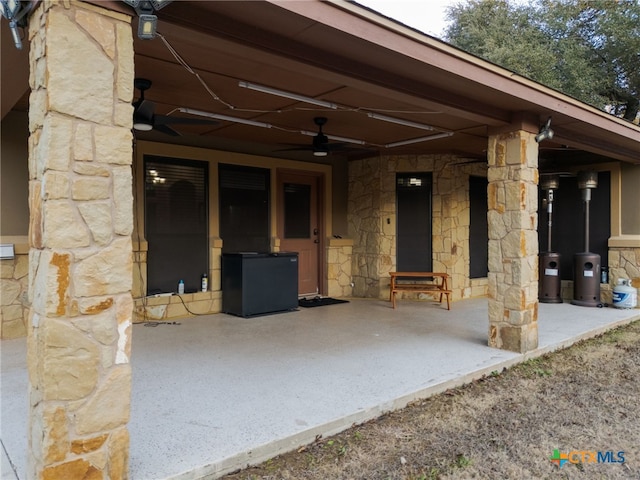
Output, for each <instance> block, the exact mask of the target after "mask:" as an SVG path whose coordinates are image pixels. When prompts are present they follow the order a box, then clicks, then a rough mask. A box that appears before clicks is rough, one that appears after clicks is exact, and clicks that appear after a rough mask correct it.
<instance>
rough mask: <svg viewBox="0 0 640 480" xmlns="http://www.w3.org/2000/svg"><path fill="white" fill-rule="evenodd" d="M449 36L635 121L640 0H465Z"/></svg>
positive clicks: (455, 11)
mask: <svg viewBox="0 0 640 480" xmlns="http://www.w3.org/2000/svg"><path fill="white" fill-rule="evenodd" d="M447 17H448V20H449V22H450V24H449V27H448V28H447V30H446V34H445V37H446V40H447V41H448V42H450V43H451V44H453V45H455V46H457V47H459V48H461V49H463V50H465V51H467V52H469V53H472V54H474V55H478V56H479V57H482V58H484V59H486V60H489V61H491V62H493V63H496V64H498V65H501V66H503V67H505V68H508V69H510V70H512V71H514V72H516V73H518V74H520V75H523V76H525V77H528V78H531V79H532V80H535V81H537V82H540V83H542V84H544V85H547V86H549V87H552V88H555V89H557V90H560V91H561V92H563V93H566V94H567V95H571V96H573V97H575V98H577V99H579V100H582V101H583V102H586V103H589V104H591V105H594V106H595V107H598V108H600V109H603V110H606V111H609V112H610V113H612V114H614V115H617V116H621V117H623V118H625V119H626V120H630V121H632V120H634V119H635V118H636V117H637V116H638V112H639V110H640V1H638V0H530V1H528V2H521V1H520V2H515V1H509V0H467V1H466V2H465V3H458V4H456V5H453V6H450V7H449V8H448V9H447Z"/></svg>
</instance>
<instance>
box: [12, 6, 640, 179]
mask: <svg viewBox="0 0 640 480" xmlns="http://www.w3.org/2000/svg"><path fill="white" fill-rule="evenodd" d="M93 3H99V4H100V5H101V6H109V7H110V8H113V9H114V10H119V11H122V12H127V13H131V12H132V11H131V10H130V9H129V7H128V6H127V5H125V4H124V3H123V2H118V1H113V2H93ZM158 18H159V21H158V32H159V33H160V34H161V36H159V37H157V38H156V39H154V40H140V39H138V38H137V37H136V36H135V33H134V37H135V55H136V56H135V68H136V72H135V74H136V77H139V78H145V79H148V80H151V82H152V85H151V87H150V88H149V89H148V90H147V91H146V93H145V99H146V100H150V101H152V102H153V103H154V104H155V114H156V116H159V115H170V116H171V117H188V118H200V119H202V118H203V117H199V116H196V115H189V114H186V113H183V112H180V109H193V110H199V111H204V112H209V113H213V114H216V115H226V116H231V117H235V118H239V119H244V120H252V121H255V122H260V124H262V125H263V126H256V125H246V124H242V123H237V122H234V121H227V120H220V119H218V120H216V123H215V124H210V125H180V124H175V125H170V126H171V127H172V128H173V129H174V130H176V131H177V132H178V133H179V135H178V136H173V135H167V134H165V133H162V132H159V131H150V132H140V131H137V132H136V138H138V139H142V140H152V141H160V142H168V143H178V144H183V145H192V146H202V147H207V148H216V149H222V150H230V151H240V152H246V153H254V154H260V155H266V156H277V157H284V158H297V159H301V160H310V161H318V160H319V159H320V160H322V159H321V158H320V157H314V156H313V153H312V151H311V145H312V140H313V137H312V136H310V135H305V134H303V133H301V132H303V131H304V132H312V133H315V132H317V130H318V127H317V126H316V124H315V123H314V118H315V117H325V118H326V119H327V123H326V125H325V126H324V133H325V134H326V135H329V136H330V138H329V140H330V143H339V144H342V148H341V149H339V150H336V151H335V152H333V154H334V155H335V154H337V155H340V156H341V158H344V157H347V158H359V157H363V156H373V155H378V154H428V153H452V154H457V155H460V156H461V157H463V158H468V159H470V160H479V161H483V160H485V159H486V149H487V138H488V135H489V133H492V132H497V131H500V130H501V129H505V130H508V129H509V125H511V124H514V123H518V122H519V123H520V124H522V123H523V119H524V122H525V123H526V122H527V121H528V122H529V124H534V127H536V128H537V125H540V124H542V123H544V122H545V121H546V119H547V118H548V117H549V116H551V117H552V128H553V130H554V131H555V137H554V139H553V141H545V142H543V143H542V144H541V159H544V160H545V161H546V162H547V163H548V164H552V165H555V167H556V168H561V169H564V168H567V167H568V166H572V165H573V166H575V165H576V164H588V163H593V162H602V161H603V160H606V159H617V160H622V161H628V162H632V163H640V158H639V156H638V152H639V150H640V147H639V145H640V129H639V128H638V126H636V125H632V124H630V123H628V122H624V121H622V120H619V119H617V118H614V117H611V116H609V115H606V114H604V113H602V112H600V111H598V110H596V109H594V108H591V107H588V106H585V105H583V104H581V103H579V102H577V101H575V100H573V99H571V98H569V97H566V96H563V95H561V94H559V93H557V92H555V91H553V90H551V89H547V88H545V87H541V86H540V85H538V84H535V83H534V82H531V81H529V80H527V79H524V78H522V77H519V76H517V75H516V74H513V73H512V72H509V71H507V70H504V69H501V68H499V67H496V66H494V65H492V64H489V63H487V62H484V61H481V60H479V59H477V58H475V57H473V56H471V55H468V54H465V53H463V52H461V51H459V50H456V49H454V48H453V47H450V46H449V45H447V44H445V43H442V42H440V41H438V40H435V39H433V38H431V37H428V36H426V35H423V34H421V33H419V32H416V31H414V30H411V29H409V28H407V27H404V26H402V25H400V24H398V23H396V22H393V21H391V20H390V19H387V18H385V17H382V16H380V15H377V14H375V13H374V12H371V11H370V10H368V9H366V8H364V7H361V6H359V5H357V4H353V3H348V2H343V1H325V2H320V1H315V0H309V1H302V2H273V1H261V2H241V1H234V2H194V1H180V2H173V3H171V4H169V5H168V6H166V7H165V8H163V9H162V10H160V11H159V12H158ZM133 28H134V32H135V30H137V17H135V16H134V25H133ZM3 30H4V31H3V35H4V34H6V30H7V29H6V25H3ZM3 38H4V37H3ZM9 47H10V48H13V45H11V44H10V42H5V41H3V42H2V50H3V55H2V59H3V64H4V63H5V55H4V53H5V50H6V49H8V48H9ZM23 55H24V54H23ZM12 56H13V57H15V55H12ZM22 68H23V67H22ZM4 71H6V70H5V65H3V72H4ZM6 78H7V77H6V76H5V75H3V99H2V103H3V115H4V114H5V113H6V112H5V108H6V106H7V103H6V102H7V101H9V102H11V105H14V104H15V105H16V107H15V108H17V109H26V108H27V99H28V91H27V90H28V86H25V87H24V88H23V89H22V90H20V89H15V88H14V89H12V92H13V91H15V90H18V91H20V92H22V95H21V98H20V96H19V95H16V94H15V93H12V95H13V96H14V97H16V98H20V100H18V102H17V103H16V101H15V100H14V101H13V102H12V101H11V100H12V99H11V98H5V96H8V95H9V94H8V93H7V94H5V90H7V91H8V90H9V89H8V88H5V81H4V80H5V79H6ZM15 78H16V79H20V78H22V79H23V80H22V81H24V78H26V76H25V75H15ZM16 81H19V80H16ZM242 82H249V83H252V84H257V85H260V86H266V87H269V88H270V89H277V90H279V91H284V92H289V93H294V94H297V95H302V96H304V97H308V98H312V99H316V100H320V101H322V102H327V103H330V104H333V105H335V108H332V107H328V106H323V105H316V104H312V103H310V102H309V101H297V100H294V99H291V98H285V97H282V96H280V95H276V94H273V93H265V92H264V91H256V90H253V89H250V88H243V87H242V86H241V83H242ZM134 96H135V97H134V99H138V98H139V96H140V92H139V91H138V90H136V91H135V94H134ZM372 113H373V114H377V115H384V116H386V117H393V118H396V119H402V120H406V121H408V122H413V123H415V124H417V125H421V126H424V127H431V128H433V130H429V129H426V128H420V127H418V126H417V125H414V126H409V125H399V124H397V123H393V122H390V121H387V120H381V119H380V118H373V117H372V116H371V115H370V114H372ZM266 125H269V126H270V128H267V127H266ZM448 132H451V136H442V135H438V136H440V137H442V138H437V139H434V140H429V141H421V142H417V143H411V144H408V145H399V146H389V145H393V144H396V143H398V142H404V141H406V140H412V139H416V138H421V137H427V136H430V135H437V134H440V133H448ZM332 136H333V137H340V138H338V139H335V138H331V137H332ZM344 139H352V140H357V141H359V142H361V143H354V142H350V141H345V140H344ZM292 148H294V149H298V148H299V150H290V149H292Z"/></svg>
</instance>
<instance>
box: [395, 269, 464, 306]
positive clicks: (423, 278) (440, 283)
mask: <svg viewBox="0 0 640 480" xmlns="http://www.w3.org/2000/svg"><path fill="white" fill-rule="evenodd" d="M389 275H391V288H390V290H389V301H390V302H391V305H392V306H393V308H396V293H398V292H418V293H431V294H434V295H438V294H439V295H440V303H442V296H443V295H445V296H446V297H447V310H451V290H449V275H448V274H446V273H439V272H389ZM427 282H428V283H427Z"/></svg>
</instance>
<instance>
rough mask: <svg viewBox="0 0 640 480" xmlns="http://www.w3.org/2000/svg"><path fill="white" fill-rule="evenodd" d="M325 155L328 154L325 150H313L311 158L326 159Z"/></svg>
mask: <svg viewBox="0 0 640 480" xmlns="http://www.w3.org/2000/svg"><path fill="white" fill-rule="evenodd" d="M327 155H329V152H328V151H327V150H314V151H313V156H314V157H326V156H327Z"/></svg>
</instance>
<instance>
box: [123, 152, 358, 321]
mask: <svg viewBox="0 0 640 480" xmlns="http://www.w3.org/2000/svg"><path fill="white" fill-rule="evenodd" d="M145 155H158V156H164V157H173V158H180V159H190V160H201V161H207V162H209V185H210V189H209V192H210V193H209V207H210V208H209V212H210V213H209V215H210V216H209V244H210V247H211V251H210V265H209V272H208V276H209V290H208V291H207V292H196V293H191V294H185V295H181V296H180V297H181V298H179V297H177V296H152V297H147V296H146V276H147V273H146V272H147V269H146V255H147V248H148V247H147V242H146V239H145V237H144V181H143V179H144V172H143V168H144V156H145ZM135 156H136V167H135V168H136V172H137V175H136V177H137V179H138V180H137V183H136V188H135V195H136V209H135V214H136V221H135V224H136V228H135V230H134V234H133V239H134V253H135V256H134V258H135V265H134V279H133V280H134V289H133V295H134V302H135V315H134V321H135V322H148V321H167V320H173V319H176V318H184V317H188V316H190V315H203V314H210V313H219V312H221V311H222V291H221V284H222V279H221V273H222V272H221V252H222V239H221V238H220V236H219V235H220V232H219V230H218V226H219V222H218V189H217V185H218V165H219V164H220V163H226V164H235V165H243V166H250V167H258V168H269V169H270V170H271V212H270V217H271V225H270V230H271V239H270V244H271V251H273V252H277V251H279V250H280V238H279V237H278V236H277V198H276V194H277V191H276V184H277V183H276V182H277V174H278V170H279V169H286V170H300V171H304V170H306V171H312V172H315V173H320V174H322V175H323V176H324V178H323V185H324V191H323V192H322V195H321V197H322V198H323V200H324V205H323V206H322V208H323V220H324V231H325V233H326V240H325V242H324V248H325V250H324V255H323V256H322V257H321V258H323V259H324V261H325V269H324V278H323V279H322V281H323V283H324V285H323V286H322V287H321V288H322V289H323V293H326V294H328V295H332V296H342V297H345V296H350V295H351V285H350V284H351V267H350V261H347V260H346V258H347V257H349V258H350V255H351V241H350V240H349V239H346V238H345V239H337V238H333V233H334V225H336V224H337V225H338V226H341V225H342V224H343V223H344V221H343V220H342V219H341V217H343V216H344V210H345V208H346V207H345V206H344V205H335V202H334V200H335V199H336V198H342V197H343V196H342V195H340V194H339V193H334V191H333V188H334V182H333V177H334V176H335V172H334V171H333V170H334V167H333V166H332V165H327V164H319V163H311V162H299V161H293V160H284V159H277V158H267V157H259V156H255V155H247V154H240V153H233V152H223V151H218V150H210V149H204V148H195V147H188V146H180V145H167V144H160V143H150V142H143V141H140V142H137V150H136V155H135ZM343 183H344V182H343ZM336 211H337V212H338V215H337V216H338V217H339V218H338V219H335V218H334V212H336ZM341 212H342V213H341Z"/></svg>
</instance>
